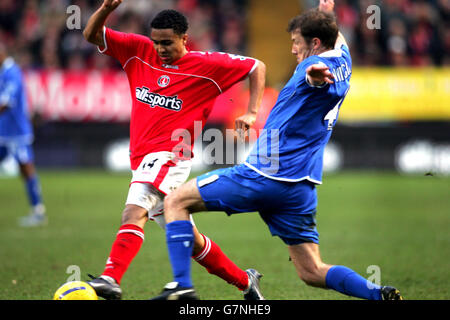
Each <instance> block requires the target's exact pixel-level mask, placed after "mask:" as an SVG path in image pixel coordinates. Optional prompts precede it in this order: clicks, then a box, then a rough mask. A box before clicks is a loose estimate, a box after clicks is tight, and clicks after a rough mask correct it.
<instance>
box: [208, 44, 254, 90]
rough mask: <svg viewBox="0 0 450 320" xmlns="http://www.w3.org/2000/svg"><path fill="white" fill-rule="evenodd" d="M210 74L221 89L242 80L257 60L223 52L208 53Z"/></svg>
mask: <svg viewBox="0 0 450 320" xmlns="http://www.w3.org/2000/svg"><path fill="white" fill-rule="evenodd" d="M210 62H212V65H211V69H212V70H211V71H212V73H211V75H212V78H213V79H214V81H216V82H217V83H218V85H219V87H220V89H221V90H222V92H224V91H226V90H227V89H229V88H230V87H232V86H233V85H234V84H235V83H237V82H239V81H241V80H244V79H245V78H246V77H247V76H248V75H249V74H250V73H251V72H252V71H253V70H254V69H255V68H256V66H257V64H258V60H256V59H253V58H249V57H245V56H240V55H234V54H229V53H223V52H213V53H210Z"/></svg>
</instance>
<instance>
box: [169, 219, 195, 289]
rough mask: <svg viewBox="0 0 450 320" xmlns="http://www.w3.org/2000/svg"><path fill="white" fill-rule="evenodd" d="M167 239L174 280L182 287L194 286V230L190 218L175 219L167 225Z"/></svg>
mask: <svg viewBox="0 0 450 320" xmlns="http://www.w3.org/2000/svg"><path fill="white" fill-rule="evenodd" d="M166 241H167V248H168V250H169V259H170V263H171V264H172V272H173V277H174V280H173V281H176V282H178V284H179V286H180V287H184V288H192V287H193V284H192V280H191V256H192V250H193V247H194V231H193V229H192V223H191V221H189V220H179V221H173V222H170V223H168V224H167V225H166Z"/></svg>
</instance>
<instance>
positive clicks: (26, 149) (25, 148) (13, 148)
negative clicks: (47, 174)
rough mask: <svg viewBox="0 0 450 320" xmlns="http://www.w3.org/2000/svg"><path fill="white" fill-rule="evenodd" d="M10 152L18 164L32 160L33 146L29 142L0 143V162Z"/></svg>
mask: <svg viewBox="0 0 450 320" xmlns="http://www.w3.org/2000/svg"><path fill="white" fill-rule="evenodd" d="M8 154H10V155H11V156H12V157H13V158H14V159H15V160H16V161H17V162H18V163H19V164H26V163H31V162H33V161H34V153H33V148H32V146H31V145H30V144H14V145H8V146H5V145H0V162H1V161H3V160H4V159H5V158H6V156H7V155H8Z"/></svg>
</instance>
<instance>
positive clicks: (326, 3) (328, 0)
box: [319, 0, 334, 12]
mask: <svg viewBox="0 0 450 320" xmlns="http://www.w3.org/2000/svg"><path fill="white" fill-rule="evenodd" d="M333 9H334V0H319V10H320V11H323V12H333Z"/></svg>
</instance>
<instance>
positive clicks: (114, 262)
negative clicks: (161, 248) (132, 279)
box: [102, 224, 144, 283]
mask: <svg viewBox="0 0 450 320" xmlns="http://www.w3.org/2000/svg"><path fill="white" fill-rule="evenodd" d="M143 241H144V230H143V229H142V228H141V227H138V226H137V225H134V224H124V225H123V226H121V227H120V229H119V232H118V233H117V237H116V240H115V241H114V243H113V245H112V248H111V253H110V254H109V257H108V260H107V261H106V266H105V270H104V271H103V273H102V275H104V276H110V277H112V278H114V280H116V281H117V283H120V280H121V279H122V276H123V275H124V273H125V271H127V269H128V266H129V265H130V263H131V261H132V260H133V258H134V257H135V256H136V254H137V253H138V251H139V249H140V248H141V245H142V242H143Z"/></svg>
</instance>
